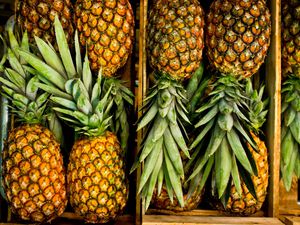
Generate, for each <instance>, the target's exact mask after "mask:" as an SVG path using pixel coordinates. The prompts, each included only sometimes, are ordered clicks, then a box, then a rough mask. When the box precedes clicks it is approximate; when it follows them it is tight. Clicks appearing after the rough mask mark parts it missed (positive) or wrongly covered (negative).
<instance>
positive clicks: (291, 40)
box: [281, 0, 300, 76]
mask: <svg viewBox="0 0 300 225" xmlns="http://www.w3.org/2000/svg"><path fill="white" fill-rule="evenodd" d="M299 7H300V1H299V0H292V1H287V0H283V1H282V4H281V8H282V11H281V12H282V70H283V75H284V76H286V75H288V74H289V73H293V74H295V75H298V76H299V74H300V70H299V64H300V56H299V55H300V42H299V41H298V39H299V35H300V32H299V27H300V12H299Z"/></svg>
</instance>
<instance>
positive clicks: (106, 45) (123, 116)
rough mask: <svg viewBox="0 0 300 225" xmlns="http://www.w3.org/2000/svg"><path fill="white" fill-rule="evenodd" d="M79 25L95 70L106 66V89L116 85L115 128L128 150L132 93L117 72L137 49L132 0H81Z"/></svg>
mask: <svg viewBox="0 0 300 225" xmlns="http://www.w3.org/2000/svg"><path fill="white" fill-rule="evenodd" d="M74 7H75V26H76V28H77V30H78V32H79V40H80V44H81V46H82V47H86V50H87V52H88V57H89V60H90V62H91V69H92V71H96V72H97V71H98V70H99V69H100V68H102V74H103V76H104V77H105V78H106V79H105V80H106V82H105V86H106V87H104V91H105V90H107V89H108V87H110V85H112V86H113V90H112V91H111V96H110V101H113V102H114V106H113V110H112V112H114V114H113V118H114V122H115V123H114V124H112V126H111V127H112V128H113V130H114V132H115V133H116V134H117V135H118V138H119V140H120V142H121V146H122V148H123V149H124V150H127V146H128V137H129V129H130V128H129V125H128V116H127V114H128V108H129V107H128V106H131V105H133V100H132V99H133V96H134V95H133V94H132V92H131V91H130V90H129V89H128V88H126V87H125V86H124V85H123V82H120V81H119V80H118V79H116V72H117V70H118V69H119V68H121V67H123V66H124V65H125V63H126V62H127V60H128V58H129V55H130V54H131V51H132V48H133V38H134V16H133V11H132V8H131V5H130V2H129V1H128V0H110V1H98V0H77V1H76V3H75V6H74Z"/></svg>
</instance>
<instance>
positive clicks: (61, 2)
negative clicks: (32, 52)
mask: <svg viewBox="0 0 300 225" xmlns="http://www.w3.org/2000/svg"><path fill="white" fill-rule="evenodd" d="M72 11H73V5H72V3H71V1H70V0H17V2H16V18H17V23H18V24H19V26H20V27H21V28H22V29H23V30H26V31H27V32H28V35H29V40H30V42H31V43H34V36H38V37H40V38H42V39H44V40H47V41H49V42H50V43H51V44H53V45H55V46H56V43H55V33H54V27H53V23H54V18H55V15H57V16H58V18H59V20H60V21H61V23H62V26H63V29H64V31H65V34H66V37H67V40H68V41H70V40H71V39H72V38H73V33H74V26H73V21H72V17H73V16H72V14H73V12H72Z"/></svg>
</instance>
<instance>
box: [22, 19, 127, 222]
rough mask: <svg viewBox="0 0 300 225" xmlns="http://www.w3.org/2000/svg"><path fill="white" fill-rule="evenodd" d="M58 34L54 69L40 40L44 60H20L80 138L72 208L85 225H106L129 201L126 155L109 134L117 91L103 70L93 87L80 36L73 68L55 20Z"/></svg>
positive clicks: (73, 163) (71, 179)
mask: <svg viewBox="0 0 300 225" xmlns="http://www.w3.org/2000/svg"><path fill="white" fill-rule="evenodd" d="M55 32H56V38H57V45H58V46H59V49H60V54H59V55H58V54H57V53H55V57H56V58H57V59H59V60H57V63H56V64H49V63H48V62H49V60H50V59H51V58H49V57H50V54H49V53H50V52H52V51H53V50H52V49H51V46H49V45H48V44H47V43H45V42H44V41H42V40H41V39H36V42H37V46H38V48H39V50H40V53H41V55H42V56H43V59H40V58H37V57H36V56H35V55H33V54H31V53H28V52H26V51H20V55H21V56H22V57H23V58H24V59H25V60H26V61H27V62H28V63H29V64H30V65H31V66H32V67H33V68H35V69H36V70H38V71H39V72H40V78H41V82H40V83H36V85H37V86H38V87H40V88H41V89H43V90H45V91H47V92H49V93H51V94H52V97H51V98H50V99H51V100H52V101H53V103H54V104H55V107H53V110H55V111H57V112H58V113H59V116H60V118H61V119H63V120H65V121H66V122H67V123H69V124H70V125H71V126H72V127H74V129H75V132H76V133H77V136H78V137H79V138H78V139H77V140H76V141H75V143H74V145H73V148H72V151H71V153H70V158H69V164H68V171H67V174H68V175H67V183H68V191H69V195H70V203H71V206H72V207H73V208H74V210H75V212H76V213H77V214H78V215H81V216H83V218H84V219H85V220H86V221H87V222H90V223H105V222H108V221H111V220H114V219H116V217H117V216H118V215H120V214H121V213H122V211H123V209H124V207H125V205H126V202H127V199H128V181H127V179H126V176H125V162H124V152H123V150H122V148H121V147H120V143H119V141H118V138H117V136H116V134H114V133H113V132H110V131H109V126H110V122H111V120H112V116H111V108H112V105H113V102H112V101H110V99H109V97H110V92H111V91H112V88H113V87H112V85H111V86H110V87H109V88H108V90H107V91H106V92H104V90H103V87H104V82H103V80H102V74H101V71H100V72H99V76H98V78H97V80H96V82H95V84H94V85H92V84H93V82H92V72H91V70H90V66H89V60H88V56H87V54H86V56H85V59H84V62H83V63H82V60H81V54H80V47H79V40H78V35H76V36H75V49H76V67H75V65H74V63H73V60H72V57H71V54H70V50H69V49H68V45H67V41H66V37H65V36H64V35H63V29H62V27H61V25H60V23H59V21H58V19H57V18H56V19H55ZM52 57H53V55H52ZM58 68H66V72H65V73H66V74H67V75H66V76H64V71H63V72H61V73H59V72H57V71H59V70H58ZM75 68H76V69H75ZM67 69H68V70H67ZM55 71H56V72H55ZM42 81H43V82H45V83H42Z"/></svg>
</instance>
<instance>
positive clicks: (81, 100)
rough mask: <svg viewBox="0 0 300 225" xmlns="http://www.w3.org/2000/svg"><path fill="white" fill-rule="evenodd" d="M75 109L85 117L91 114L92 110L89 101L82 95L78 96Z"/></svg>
mask: <svg viewBox="0 0 300 225" xmlns="http://www.w3.org/2000/svg"><path fill="white" fill-rule="evenodd" d="M77 108H78V109H79V110H80V111H81V112H83V113H84V114H86V115H89V114H91V113H92V112H93V108H92V105H91V103H90V101H89V99H88V98H86V96H84V95H83V94H80V95H79V97H78V99H77Z"/></svg>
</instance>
